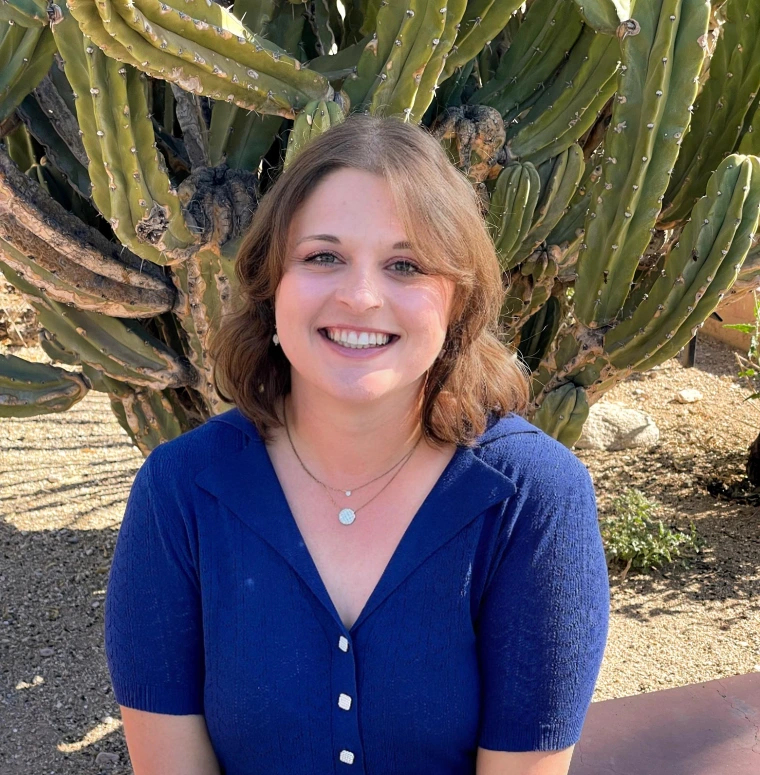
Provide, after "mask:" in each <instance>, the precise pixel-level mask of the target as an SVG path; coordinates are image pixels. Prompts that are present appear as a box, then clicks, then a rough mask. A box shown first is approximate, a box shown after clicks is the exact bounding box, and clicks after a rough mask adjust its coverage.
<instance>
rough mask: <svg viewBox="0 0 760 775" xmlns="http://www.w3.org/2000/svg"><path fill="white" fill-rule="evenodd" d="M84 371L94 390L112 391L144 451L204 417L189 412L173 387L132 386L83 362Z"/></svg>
mask: <svg viewBox="0 0 760 775" xmlns="http://www.w3.org/2000/svg"><path fill="white" fill-rule="evenodd" d="M82 374H83V375H84V376H85V377H86V378H87V379H88V380H89V381H90V383H91V384H92V389H93V390H99V391H101V392H103V393H107V394H108V397H109V399H110V401H111V409H112V410H113V412H114V414H115V415H116V418H117V420H118V422H119V424H120V425H121V426H122V428H124V430H125V431H126V432H127V433H128V434H129V436H130V438H131V439H132V441H133V442H134V444H135V446H137V447H138V449H139V450H140V451H141V452H142V453H143V455H148V453H149V452H150V450H152V449H155V447H157V446H158V445H159V444H162V443H163V442H164V441H169V440H171V439H174V438H176V437H177V436H179V435H181V434H182V433H183V431H184V430H186V429H187V428H189V427H195V426H197V425H200V424H201V423H202V422H203V417H202V416H200V415H198V414H197V413H196V412H189V411H188V410H187V409H186V408H185V406H183V405H182V403H181V402H180V401H179V399H178V398H177V396H176V395H175V394H174V393H173V392H172V391H171V390H152V389H151V388H145V387H132V386H131V385H128V384H126V383H125V382H120V381H119V380H116V379H112V378H111V377H109V376H107V375H105V374H103V373H102V372H101V371H98V370H97V369H94V368H92V367H91V366H88V365H87V364H83V366H82Z"/></svg>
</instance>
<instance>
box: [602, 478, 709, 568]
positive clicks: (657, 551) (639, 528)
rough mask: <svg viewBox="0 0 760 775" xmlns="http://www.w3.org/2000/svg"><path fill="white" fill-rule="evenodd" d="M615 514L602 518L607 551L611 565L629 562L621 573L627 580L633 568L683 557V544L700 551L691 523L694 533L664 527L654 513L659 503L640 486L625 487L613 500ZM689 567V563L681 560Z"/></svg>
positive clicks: (655, 564) (649, 566)
mask: <svg viewBox="0 0 760 775" xmlns="http://www.w3.org/2000/svg"><path fill="white" fill-rule="evenodd" d="M612 509H613V511H614V515H613V516H611V517H606V518H604V519H602V520H600V529H601V533H602V540H603V542H604V551H605V554H606V556H607V564H608V565H609V566H615V565H620V564H622V563H626V566H625V568H624V570H623V572H622V573H621V575H620V581H622V580H623V579H625V577H626V574H627V573H628V571H629V569H630V568H631V567H634V568H652V567H655V566H661V565H662V564H663V563H665V562H669V563H672V562H673V558H674V557H680V555H681V547H682V546H683V547H689V548H691V549H694V551H695V552H697V553H699V551H700V548H701V547H702V544H703V542H702V539H701V538H700V537H699V535H698V534H697V532H696V529H695V527H694V523H693V522H690V523H689V525H690V528H691V534H690V535H687V534H686V533H682V532H681V531H678V530H673V529H671V528H667V527H665V525H663V524H662V520H660V519H658V520H656V521H655V520H654V519H653V515H654V514H655V513H656V512H657V511H658V509H659V505H658V504H657V503H656V502H655V501H652V500H650V499H649V498H647V496H646V495H644V493H643V492H641V491H640V490H637V489H630V488H629V489H626V490H625V492H624V493H623V494H622V495H620V496H618V497H617V498H615V500H614V501H613V502H612ZM681 564H682V565H683V566H684V567H686V568H688V567H689V566H688V564H687V563H686V562H685V561H683V560H682V563H681Z"/></svg>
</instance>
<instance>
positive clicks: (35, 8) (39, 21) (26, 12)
mask: <svg viewBox="0 0 760 775" xmlns="http://www.w3.org/2000/svg"><path fill="white" fill-rule="evenodd" d="M2 22H8V23H12V24H17V25H18V26H19V27H46V26H47V25H48V22H49V19H48V13H47V4H46V3H45V2H38V1H37V0H6V2H3V4H2V5H0V23H2Z"/></svg>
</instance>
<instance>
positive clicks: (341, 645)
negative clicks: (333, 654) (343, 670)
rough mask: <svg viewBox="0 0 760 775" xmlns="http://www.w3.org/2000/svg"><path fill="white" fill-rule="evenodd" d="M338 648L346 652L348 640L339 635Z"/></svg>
mask: <svg viewBox="0 0 760 775" xmlns="http://www.w3.org/2000/svg"><path fill="white" fill-rule="evenodd" d="M338 648H339V649H340V650H341V651H348V638H346V637H345V636H343V635H341V636H340V638H339V639H338Z"/></svg>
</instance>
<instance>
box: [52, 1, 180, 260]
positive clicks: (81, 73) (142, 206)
mask: <svg viewBox="0 0 760 775" xmlns="http://www.w3.org/2000/svg"><path fill="white" fill-rule="evenodd" d="M53 34H54V35H55V36H56V38H57V40H58V43H59V48H60V49H61V53H62V54H63V56H64V67H65V70H66V73H67V76H68V78H69V81H70V82H71V83H72V85H73V88H74V89H75V90H76V93H77V95H78V98H77V103H76V109H77V117H78V119H79V123H80V126H81V127H82V139H83V142H84V147H85V149H86V150H87V154H88V156H89V158H90V160H91V163H90V166H89V172H90V177H91V179H92V185H93V190H92V198H93V201H94V203H95V205H96V207H97V208H98V210H100V212H101V213H102V214H103V216H104V217H105V218H107V219H108V220H109V222H110V223H111V226H112V227H113V229H114V231H115V232H116V234H117V236H118V237H119V239H120V241H121V242H122V243H123V244H125V245H127V246H128V247H129V248H130V249H132V250H133V251H134V252H135V253H136V254H138V255H139V256H141V257H142V258H145V259H147V260H148V261H151V262H152V263H155V264H165V263H167V261H170V260H182V259H183V258H185V257H186V256H187V253H188V250H190V249H191V246H192V245H193V243H194V241H195V238H194V236H193V235H192V234H191V232H190V231H189V230H188V229H187V227H186V226H185V223H184V218H183V215H182V212H181V209H180V205H179V200H178V198H177V194H176V192H175V191H174V190H173V188H172V187H171V185H170V182H169V178H168V175H167V172H166V168H165V164H164V163H163V157H161V156H160V155H159V153H158V151H157V150H156V149H155V136H154V131H153V126H152V124H151V121H150V119H149V117H148V107H147V102H146V99H145V93H144V88H143V85H142V82H141V81H140V76H139V74H138V72H137V71H136V70H135V69H134V68H131V67H130V66H129V65H124V64H121V63H119V62H118V61H116V60H114V59H111V58H110V57H107V56H106V55H104V54H103V53H102V52H101V51H100V50H99V49H98V48H97V47H96V46H94V45H93V44H92V43H91V42H90V41H89V40H88V39H87V38H86V37H85V36H84V35H82V33H81V31H80V30H79V27H78V25H77V24H76V22H75V21H74V19H73V18H72V17H70V16H69V15H68V14H66V15H65V17H64V19H63V20H62V21H61V22H59V23H58V24H56V25H54V28H53Z"/></svg>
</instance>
